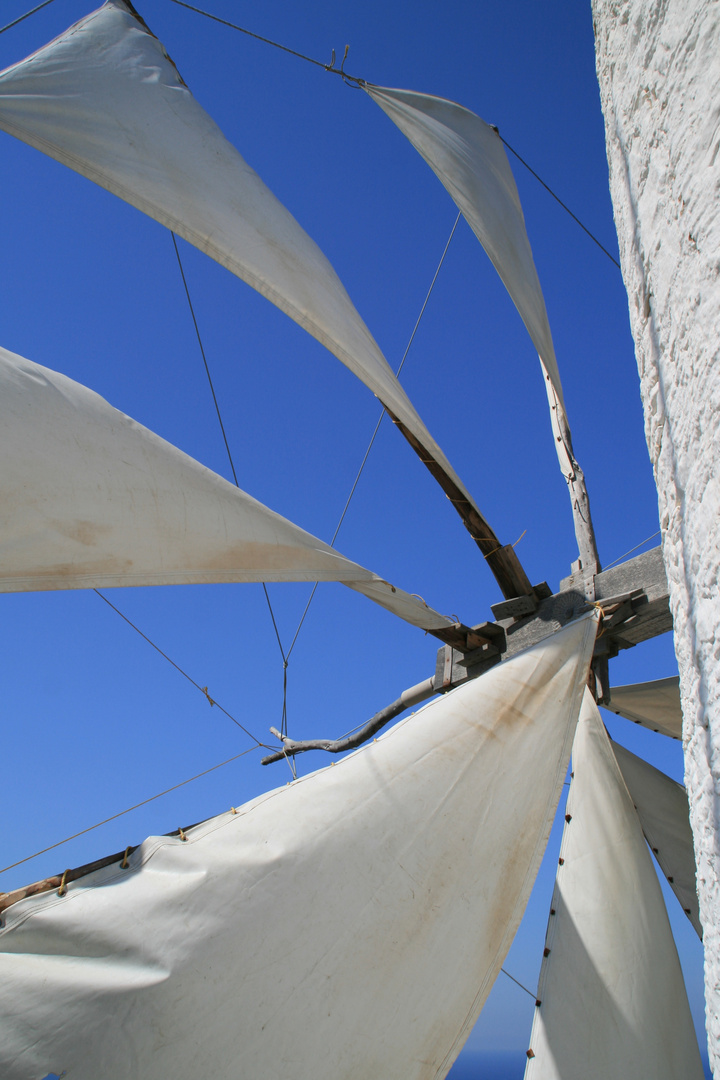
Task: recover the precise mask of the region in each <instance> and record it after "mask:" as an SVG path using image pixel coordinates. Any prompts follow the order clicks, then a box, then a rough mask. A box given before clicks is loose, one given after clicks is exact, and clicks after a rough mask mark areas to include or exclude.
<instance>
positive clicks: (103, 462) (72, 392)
mask: <svg viewBox="0 0 720 1080" xmlns="http://www.w3.org/2000/svg"><path fill="white" fill-rule="evenodd" d="M0 461H2V469H0V504H1V505H2V507H3V511H4V512H3V514H2V515H1V516H0V592H22V591H27V590H42V589H78V588H105V587H111V586H116V585H123V586H125V585H179V584H196V583H205V584H207V583H212V582H236V581H340V582H342V583H343V584H345V585H348V586H349V587H350V588H353V589H356V590H358V591H360V592H363V593H366V595H368V596H370V597H371V599H373V600H375V601H376V602H377V603H380V604H382V606H384V607H386V608H388V609H389V610H391V611H394V612H395V614H397V615H399V616H400V617H401V618H403V619H405V620H406V621H408V622H411V623H413V624H414V625H416V626H421V627H422V628H423V629H426V630H433V629H436V628H439V627H448V626H450V625H452V623H451V620H449V619H447V618H445V617H444V616H442V615H439V614H438V613H437V612H435V611H433V610H432V608H428V607H427V606H426V605H425V604H424V603H423V602H421V601H420V600H418V599H416V598H415V597H412V596H409V595H408V594H407V593H404V592H402V590H399V589H394V588H393V587H392V586H391V585H389V584H388V583H387V582H385V581H383V580H382V579H381V578H379V577H378V576H377V575H376V574H373V573H371V572H370V571H369V570H365V569H364V568H363V567H362V566H358V565H357V564H356V563H353V562H350V560H349V559H346V558H345V557H344V556H343V555H340V554H339V552H337V551H334V550H333V549H332V548H331V547H329V546H328V545H327V544H325V543H323V541H322V540H318V539H317V538H316V537H314V536H311V535H310V533H307V532H305V531H304V530H303V529H300V528H298V526H296V525H293V524H292V522H290V521H287V520H286V519H285V518H283V517H281V516H280V515H279V514H275V513H273V511H272V510H269V509H268V508H267V507H266V506H263V505H262V503H259V502H257V501H256V500H255V499H253V498H251V497H250V496H249V495H247V494H245V492H243V491H240V490H239V489H238V488H236V487H234V486H233V485H232V484H230V483H228V481H227V480H224V479H223V478H222V477H220V476H218V475H217V474H216V473H214V472H212V471H211V470H210V469H207V468H205V467H204V466H203V465H201V464H200V463H199V462H197V461H195V460H194V459H193V458H191V457H188V455H187V454H184V453H183V452H182V451H181V450H178V449H177V447H174V446H172V445H171V444H170V443H167V442H165V440H164V439H161V438H160V437H159V436H158V435H155V434H153V432H151V431H148V429H147V428H144V427H142V426H141V425H140V424H137V423H136V422H135V421H134V420H131V419H130V418H129V417H128V416H125V415H124V414H123V413H121V412H119V411H118V410H117V409H114V408H113V407H112V406H111V405H109V404H108V403H107V402H106V401H105V400H104V399H103V398H101V397H100V396H99V395H98V394H95V393H94V392H93V391H92V390H88V389H87V387H84V386H81V385H80V384H79V383H77V382H74V381H73V380H72V379H69V378H67V377H66V376H65V375H60V374H58V373H57V372H54V371H50V370H49V369H48V368H44V367H40V365H38V364H34V363H32V361H30V360H25V359H23V358H22V357H20V356H16V355H15V354H13V353H9V352H7V351H6V350H4V349H0Z"/></svg>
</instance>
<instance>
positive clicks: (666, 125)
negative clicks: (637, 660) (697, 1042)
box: [593, 0, 720, 1077]
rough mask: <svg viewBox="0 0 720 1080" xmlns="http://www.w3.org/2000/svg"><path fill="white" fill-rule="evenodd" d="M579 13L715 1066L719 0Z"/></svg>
mask: <svg viewBox="0 0 720 1080" xmlns="http://www.w3.org/2000/svg"><path fill="white" fill-rule="evenodd" d="M593 15H594V21H595V40H596V53H597V71H598V79H599V83H600V91H601V97H602V106H603V112H604V115H605V131H606V141H607V153H608V161H609V166H610V187H611V192H612V198H613V205H614V211H615V223H616V226H617V231H618V237H619V240H620V254H621V262H622V270H623V276H624V279H625V285H626V288H627V292H628V298H629V306H630V321H631V324H632V332H633V336H634V339H635V351H636V357H637V363H638V369H639V372H640V380H641V389H642V398H643V405H644V409H645V428H646V436H647V442H648V448H649V450H650V456H651V459H652V462H653V467H654V470H655V480H656V483H657V488H658V501H659V507H660V524H661V527H662V532H663V557H664V560H665V566H666V570H667V576H668V581H669V585H670V603H671V608H672V613H673V619H674V625H675V651H676V654H677V659H678V664H679V667H680V680H681V693H682V702H683V714H684V737H683V742H684V747H685V778H686V784H687V788H688V794H689V797H690V807H691V823H692V827H693V834H694V837H695V849H696V859H697V868H698V893H699V900H700V916H701V920H702V923H703V927H704V935H705V991H706V1016H707V1030H708V1044H709V1052H710V1062H711V1065H712V1068H713V1072H714V1076H715V1077H720V880H719V877H720V632H719V625H720V599H719V597H718V577H719V573H720V477H719V476H718V473H719V472H720V362H719V358H718V343H719V342H720V199H719V196H720V161H719V160H718V150H719V148H720V3H719V2H718V0H593Z"/></svg>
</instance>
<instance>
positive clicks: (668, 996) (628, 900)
mask: <svg viewBox="0 0 720 1080" xmlns="http://www.w3.org/2000/svg"><path fill="white" fill-rule="evenodd" d="M573 770H574V774H573V775H574V779H573V782H572V786H571V788H570V794H569V796H568V804H567V817H566V822H567V823H566V826H565V831H564V833H563V840H562V846H561V851H560V858H561V865H560V866H559V867H558V872H557V881H556V885H555V893H554V895H553V900H552V910H551V914H550V921H549V927H548V934H547V940H546V950H545V953H546V956H545V960H544V961H543V966H542V970H541V972H540V981H539V983H538V1002H539V1005H538V1007H537V1008H536V1011H535V1019H534V1022H533V1029H532V1035H531V1039H530V1047H531V1050H530V1054H531V1055H532V1056H529V1060H528V1065H527V1069H526V1072H525V1077H526V1080H577V1078H578V1077H583V1080H608V1078H609V1077H622V1078H623V1080H647V1078H648V1077H652V1078H653V1080H678V1077H682V1078H683V1080H702V1076H703V1068H702V1064H701V1061H700V1052H699V1050H698V1044H697V1039H696V1037H695V1031H694V1028H693V1023H692V1019H691V1016H690V1008H689V1006H688V1001H687V995H686V993H685V985H684V983H683V977H682V971H681V969H680V962H679V960H678V956H677V951H676V949H675V943H674V941H673V938H672V932H671V930H670V924H669V922H668V917H667V911H666V910H665V904H664V902H663V898H662V893H661V891H660V885H659V882H658V880H657V876H656V874H655V870H654V867H653V864H652V860H651V858H650V853H649V851H648V849H647V845H646V844H645V840H644V839H643V835H642V830H641V828H640V823H639V821H638V818H637V814H636V813H635V809H634V807H633V804H632V800H631V798H630V796H629V795H628V791H627V788H626V786H625V783H624V781H623V778H622V775H621V773H620V770H619V768H618V765H617V762H616V760H615V758H614V756H613V752H612V747H611V745H610V740H609V739H608V736H607V734H606V732H605V729H604V727H603V725H602V721H601V720H600V715H599V713H598V711H597V708H596V706H595V703H594V701H593V700H592V698H591V697H590V695H589V694H588V693H587V692H586V696H585V702H584V704H583V708H582V712H581V714H580V723H579V724H578V730H577V735H576V737H575V743H574V745H573Z"/></svg>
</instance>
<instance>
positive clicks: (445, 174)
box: [364, 83, 563, 405]
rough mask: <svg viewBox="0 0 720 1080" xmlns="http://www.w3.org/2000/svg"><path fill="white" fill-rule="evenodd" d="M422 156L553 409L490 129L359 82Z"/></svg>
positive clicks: (519, 238) (525, 243)
mask: <svg viewBox="0 0 720 1080" xmlns="http://www.w3.org/2000/svg"><path fill="white" fill-rule="evenodd" d="M364 88H365V90H366V91H367V92H368V94H369V95H370V97H371V98H372V99H373V101H374V102H376V104H378V105H379V106H380V108H381V109H382V110H383V111H384V112H385V113H387V115H388V116H389V117H390V119H391V120H392V121H393V122H394V123H395V124H397V126H398V127H399V128H400V130H401V131H402V132H403V134H404V135H406V136H407V138H408V139H409V140H410V142H411V143H412V144H413V146H414V147H415V149H416V150H417V151H418V152H419V153H420V154H421V155H422V157H423V158H424V159H425V161H426V162H427V163H428V165H429V166H430V168H431V169H432V170H433V172H434V173H435V175H436V176H437V177H438V179H439V180H440V182H441V183H442V184H443V185H444V187H445V188H446V189H447V190H448V192H449V193H450V195H451V196H452V198H453V200H454V201H455V204H456V205H457V207H458V209H459V210H461V211H462V213H463V216H464V217H465V219H466V220H467V222H468V224H469V226H470V228H471V229H472V231H473V232H474V233H475V235H476V236H477V238H478V240H479V241H480V243H481V244H482V246H483V247H484V248H485V251H486V252H487V253H488V255H489V256H490V259H491V260H492V263H493V265H494V267H495V269H496V270H497V272H498V274H499V275H500V277H501V279H502V281H503V284H504V285H505V288H506V289H507V291H508V292H509V293H510V296H511V297H512V300H513V303H514V304H515V306H516V308H517V309H518V311H519V313H520V316H521V318H522V320H523V322H524V323H525V326H526V327H527V330H528V333H529V334H530V337H531V338H532V341H533V344H534V345H535V348H536V349H537V351H538V354H539V356H540V359H541V361H542V364H543V367H544V368H545V371H546V372H547V374H548V376H549V378H550V380H551V382H552V385H553V388H554V390H555V394H556V395H557V398H558V401H559V402H560V404H561V405H562V404H563V392H562V384H561V382H560V372H559V371H558V366H557V360H556V358H555V349H554V347H553V342H552V334H551V333H550V324H549V322H548V317H547V311H546V310H545V300H544V298H543V294H542V289H541V288H540V282H539V280H538V276H537V271H536V269H535V263H534V261H533V257H532V251H531V250H530V241H529V240H528V237H527V232H526V230H525V219H524V217H523V212H522V207H521V205H520V197H519V195H518V191H517V187H516V186H515V179H514V177H513V174H512V170H511V169H510V165H509V163H508V159H507V155H506V153H505V148H504V147H503V145H502V141H501V139H500V136H499V135H498V133H497V131H496V130H495V129H494V128H492V127H490V125H489V124H486V123H485V121H484V120H481V119H480V117H479V116H476V115H475V113H473V112H470V110H469V109H465V108H463V107H462V106H461V105H456V104H455V102H453V101H447V100H446V99H445V98H439V97H434V96H432V95H431V94H417V93H414V92H413V91H410V90H395V89H389V88H388V87H384V86H372V85H371V84H369V83H367V84H364Z"/></svg>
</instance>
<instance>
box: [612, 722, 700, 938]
mask: <svg viewBox="0 0 720 1080" xmlns="http://www.w3.org/2000/svg"><path fill="white" fill-rule="evenodd" d="M612 748H613V752H614V754H615V757H616V759H617V763H618V765H619V766H620V772H621V773H622V775H623V780H624V781H625V784H626V786H627V789H628V791H629V792H630V798H631V799H632V801H633V803H634V804H635V809H636V810H637V813H638V817H639V818H640V824H641V825H642V830H643V832H644V834H645V839H646V840H647V842H648V844H649V845H650V847H651V848H652V851H653V854H654V855H655V858H656V859H657V861H658V863H659V864H660V868H661V869H662V872H663V873H664V875H665V877H666V878H667V880H668V882H669V883H670V888H671V889H672V891H673V892H674V893H675V895H676V896H677V898H678V900H679V901H680V905H681V907H682V909H683V911H684V912H685V914H686V915H687V917H688V918H689V920H690V922H691V923H692V924H693V926H694V927H695V929H696V930H697V933H698V936H699V937H700V938H702V926H701V925H700V909H699V905H698V897H697V889H696V886H695V853H694V851H693V838H692V829H691V828H690V817H689V815H690V808H689V806H688V798H687V794H686V792H685V788H684V787H683V786H682V784H678V783H676V782H675V781H674V780H672V779H671V778H670V777H669V776H666V775H665V773H663V772H660V770H659V769H655V768H653V766H652V765H649V764H648V762H647V761H643V760H642V758H639V757H637V756H636V755H635V754H632V753H630V751H629V750H626V749H625V747H624V746H621V745H620V744H619V743H617V742H613V744H612Z"/></svg>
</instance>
